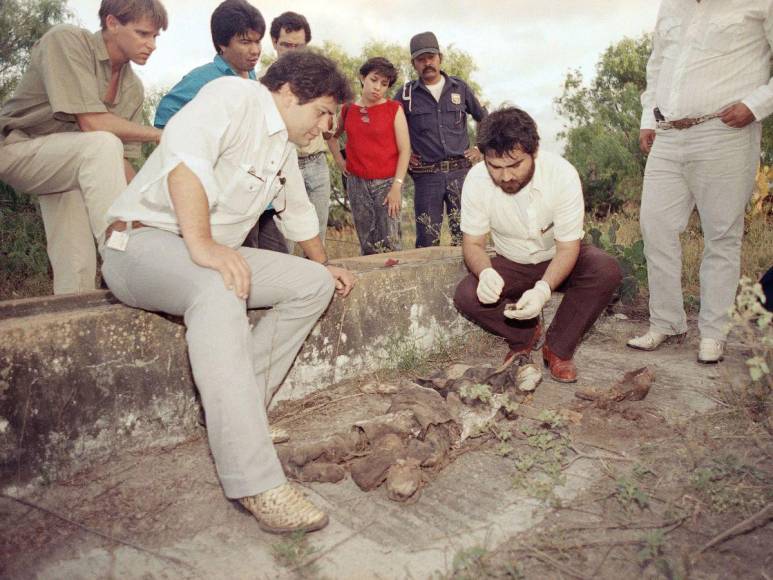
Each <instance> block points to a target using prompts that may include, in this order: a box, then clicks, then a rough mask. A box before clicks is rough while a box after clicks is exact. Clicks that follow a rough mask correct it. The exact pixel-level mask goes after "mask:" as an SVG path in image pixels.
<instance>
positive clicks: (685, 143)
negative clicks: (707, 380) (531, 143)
mask: <svg viewBox="0 0 773 580" xmlns="http://www.w3.org/2000/svg"><path fill="white" fill-rule="evenodd" d="M772 44H773V0H732V1H720V0H663V2H662V4H661V6H660V11H659V13H658V19H657V25H656V30H655V36H654V42H653V51H652V55H651V56H650V60H649V63H648V64H647V89H646V91H645V92H644V93H643V94H642V97H641V101H642V106H643V112H642V120H641V131H640V134H639V141H640V146H641V149H642V151H643V152H644V153H645V154H646V153H648V154H649V158H648V160H647V167H646V169H645V171H644V189H643V193H642V203H641V230H642V236H643V238H644V248H645V255H646V258H647V275H648V278H649V288H650V329H649V331H648V332H647V333H646V334H644V335H642V336H638V337H636V338H633V339H631V340H629V341H628V346H630V347H632V348H636V349H641V350H654V349H656V348H657V347H659V346H660V345H661V344H663V343H664V342H666V341H667V340H669V339H671V338H678V337H680V336H681V335H683V334H684V333H685V332H686V330H687V320H686V316H685V312H684V306H683V299H682V288H681V274H682V262H681V246H680V242H679V234H680V233H681V232H683V231H684V229H685V227H686V226H687V222H688V219H689V217H690V214H691V213H692V210H693V208H694V207H697V208H698V214H699V215H700V218H701V227H702V229H703V234H704V244H705V249H704V252H703V259H702V261H701V268H700V286H701V296H700V298H701V308H700V317H699V323H698V326H699V330H700V336H701V341H700V347H699V350H698V361H699V362H702V363H715V362H718V361H720V360H721V359H722V355H723V351H724V345H725V337H726V334H727V324H728V322H729V316H728V309H729V308H730V307H731V306H732V304H733V301H734V298H735V292H736V288H737V286H738V279H739V275H740V259H741V238H742V235H743V219H744V211H745V207H746V204H747V202H748V200H749V198H750V196H751V194H752V190H753V184H754V176H755V171H756V168H757V164H758V162H759V154H760V137H761V126H760V121H762V119H764V118H765V117H767V116H768V115H769V114H770V113H771V112H773V84H771V79H770V56H771V45H772Z"/></svg>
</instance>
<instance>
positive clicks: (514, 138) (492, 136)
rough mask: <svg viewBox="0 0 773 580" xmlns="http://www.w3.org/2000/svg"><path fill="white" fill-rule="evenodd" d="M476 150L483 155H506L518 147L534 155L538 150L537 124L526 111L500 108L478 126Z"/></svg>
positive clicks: (514, 108)
mask: <svg viewBox="0 0 773 580" xmlns="http://www.w3.org/2000/svg"><path fill="white" fill-rule="evenodd" d="M477 144H478V149H479V150H480V152H481V153H482V154H484V155H486V154H487V153H492V152H493V153H495V154H496V155H497V156H498V157H502V156H504V155H507V154H508V153H510V151H512V150H513V149H518V148H519V147H520V148H521V149H523V151H524V153H528V154H529V155H534V154H535V153H536V152H537V149H539V133H538V132H537V124H536V123H535V122H534V119H532V118H531V117H530V116H529V114H528V113H527V112H526V111H523V110H521V109H518V108H517V107H502V108H501V109H499V110H497V111H494V112H493V113H491V114H490V115H489V116H488V117H486V118H485V119H483V121H481V123H480V124H479V125H478V143H477Z"/></svg>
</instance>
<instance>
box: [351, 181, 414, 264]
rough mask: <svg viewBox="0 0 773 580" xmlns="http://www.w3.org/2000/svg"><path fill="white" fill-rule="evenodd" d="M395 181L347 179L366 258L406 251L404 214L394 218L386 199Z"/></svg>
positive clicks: (355, 225) (361, 247)
mask: <svg viewBox="0 0 773 580" xmlns="http://www.w3.org/2000/svg"><path fill="white" fill-rule="evenodd" d="M392 183H393V179H392V178H389V179H363V178H362V177H357V176H356V175H349V176H348V177H347V178H346V190H347V194H348V195H349V202H350V203H351V204H352V215H353V216H354V227H355V228H356V229H357V238H358V239H359V240H360V249H361V251H362V255H363V256H367V255H368V254H378V253H381V252H394V251H397V250H401V249H402V243H401V232H400V215H399V214H398V215H397V217H394V218H393V217H390V216H389V212H388V211H387V206H386V205H384V198H385V197H386V196H387V194H388V193H389V190H390V189H391V188H392Z"/></svg>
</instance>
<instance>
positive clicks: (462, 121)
mask: <svg viewBox="0 0 773 580" xmlns="http://www.w3.org/2000/svg"><path fill="white" fill-rule="evenodd" d="M441 74H442V75H443V77H444V78H445V86H444V87H443V92H442V93H441V94H440V100H439V101H438V100H436V99H435V97H433V96H432V94H431V93H430V92H429V90H428V89H427V87H426V85H425V84H424V82H423V81H422V80H414V81H410V82H408V83H405V85H403V87H402V88H401V89H399V90H398V91H397V93H395V96H394V99H395V100H396V101H397V102H398V103H400V104H401V105H402V106H403V110H404V111H405V116H406V119H407V120H408V131H409V133H410V137H411V150H412V151H413V152H414V153H416V154H417V155H419V156H420V157H421V162H422V163H437V162H438V161H443V160H444V159H450V158H454V157H461V156H463V155H464V152H465V151H466V150H467V149H469V147H470V139H469V137H468V136H467V115H472V118H473V119H475V120H476V121H478V122H480V121H482V120H483V118H484V117H485V116H486V115H487V114H488V113H487V111H486V109H485V108H484V107H483V106H481V104H480V103H479V102H478V99H477V97H476V96H475V94H474V93H473V92H472V89H470V87H469V86H468V85H467V83H465V82H464V81H463V80H462V79H460V78H457V77H454V76H449V75H447V74H446V73H444V72H441Z"/></svg>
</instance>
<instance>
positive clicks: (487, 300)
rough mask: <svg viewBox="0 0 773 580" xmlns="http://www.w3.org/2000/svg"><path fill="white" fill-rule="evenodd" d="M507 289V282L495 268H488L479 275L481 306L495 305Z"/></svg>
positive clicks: (477, 292) (478, 292)
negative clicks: (504, 289)
mask: <svg viewBox="0 0 773 580" xmlns="http://www.w3.org/2000/svg"><path fill="white" fill-rule="evenodd" d="M504 287H505V281H504V280H503V279H502V276H500V275H499V272H497V271H496V270H494V268H486V269H485V270H482V271H481V273H480V274H478V290H477V291H476V294H477V295H478V300H480V301H481V304H494V302H496V301H497V300H499V295H500V294H502V289H503V288H504Z"/></svg>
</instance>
